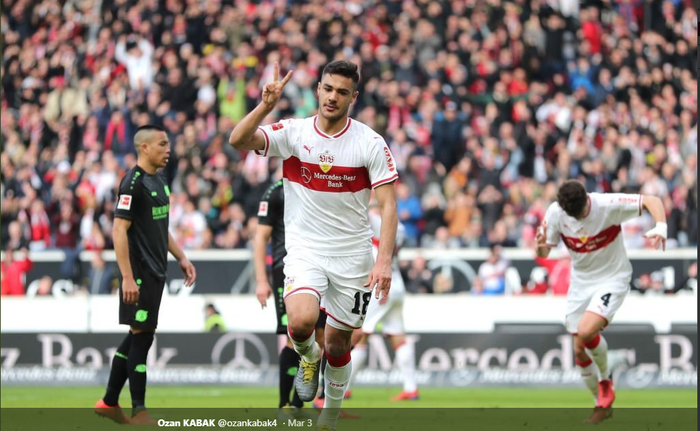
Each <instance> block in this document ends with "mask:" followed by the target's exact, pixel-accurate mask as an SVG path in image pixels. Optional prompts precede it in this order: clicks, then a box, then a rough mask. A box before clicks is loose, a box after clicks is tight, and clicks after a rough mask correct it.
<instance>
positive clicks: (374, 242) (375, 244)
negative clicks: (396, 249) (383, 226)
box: [372, 237, 379, 248]
mask: <svg viewBox="0 0 700 431" xmlns="http://www.w3.org/2000/svg"><path fill="white" fill-rule="evenodd" d="M372 245H373V246H375V247H377V248H379V240H378V239H377V238H375V237H372Z"/></svg>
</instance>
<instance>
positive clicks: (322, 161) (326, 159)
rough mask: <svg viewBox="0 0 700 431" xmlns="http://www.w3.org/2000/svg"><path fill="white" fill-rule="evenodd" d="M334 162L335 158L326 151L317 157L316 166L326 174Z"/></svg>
mask: <svg viewBox="0 0 700 431" xmlns="http://www.w3.org/2000/svg"><path fill="white" fill-rule="evenodd" d="M334 160H335V157H334V156H333V155H332V154H328V151H326V152H325V153H323V154H319V155H318V166H320V167H321V170H322V171H323V173H324V174H327V173H328V171H330V170H331V168H332V167H333V161H334Z"/></svg>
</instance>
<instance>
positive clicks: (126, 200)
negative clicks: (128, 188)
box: [117, 195, 131, 210]
mask: <svg viewBox="0 0 700 431" xmlns="http://www.w3.org/2000/svg"><path fill="white" fill-rule="evenodd" d="M117 209H118V210H130V209H131V195H121V196H120V197H119V203H117Z"/></svg>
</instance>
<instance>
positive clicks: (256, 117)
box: [228, 63, 293, 150]
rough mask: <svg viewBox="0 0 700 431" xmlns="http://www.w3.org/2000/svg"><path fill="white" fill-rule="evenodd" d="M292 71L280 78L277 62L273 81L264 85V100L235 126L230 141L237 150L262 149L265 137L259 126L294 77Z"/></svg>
mask: <svg viewBox="0 0 700 431" xmlns="http://www.w3.org/2000/svg"><path fill="white" fill-rule="evenodd" d="M292 73H293V72H292V71H291V70H290V71H289V72H287V75H286V76H285V77H284V78H283V79H282V80H280V79H279V64H277V63H275V66H274V74H273V80H272V82H268V83H267V84H265V86H264V87H263V93H262V101H261V102H260V103H259V104H258V106H256V107H255V109H253V110H252V111H251V112H249V113H248V115H246V116H245V117H243V119H242V120H241V121H240V122H239V123H238V124H237V125H236V127H234V128H233V130H232V131H231V136H230V137H229V138H228V142H229V143H230V144H231V145H233V147H234V148H235V149H237V150H262V149H263V148H264V147H265V137H264V135H263V133H262V132H260V131H258V126H260V123H262V121H263V120H264V119H265V117H267V116H268V114H270V112H272V110H273V109H274V108H275V105H276V104H277V102H278V101H279V100H280V97H281V96H282V91H283V90H284V86H285V85H287V83H288V82H289V80H290V79H292Z"/></svg>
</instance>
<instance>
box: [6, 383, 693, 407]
mask: <svg viewBox="0 0 700 431" xmlns="http://www.w3.org/2000/svg"><path fill="white" fill-rule="evenodd" d="M398 392H399V389H398V388H374V387H358V388H356V389H353V396H352V398H351V399H348V400H345V402H344V403H343V407H347V408H411V409H413V408H589V407H592V404H593V401H592V399H591V396H590V394H589V393H588V391H587V390H586V389H584V388H583V387H582V388H580V389H528V388H512V389H511V388H498V389H482V388H470V389H453V388H445V389H443V388H421V389H420V395H421V398H420V400H418V401H404V402H398V403H397V402H391V401H389V398H391V397H392V396H394V395H396V394H397V393H398ZM103 394H104V388H102V387H7V386H3V387H2V389H1V397H0V403H1V405H2V407H3V408H7V407H30V408H32V407H33V408H47V407H48V408H62V407H65V408H80V407H92V406H93V405H94V404H95V402H96V401H97V400H98V399H99V398H100V397H101V396H102V395H103ZM146 398H147V404H148V406H149V407H150V408H276V407H277V402H278V398H279V397H278V395H277V389H276V388H255V387H226V386H149V387H148V390H147V393H146ZM120 403H121V405H122V406H128V405H130V404H131V403H130V397H129V388H128V387H127V388H125V389H124V391H122V396H121V399H120ZM697 403H698V394H697V391H696V390H620V391H618V393H617V399H616V401H615V407H618V408H697Z"/></svg>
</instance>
